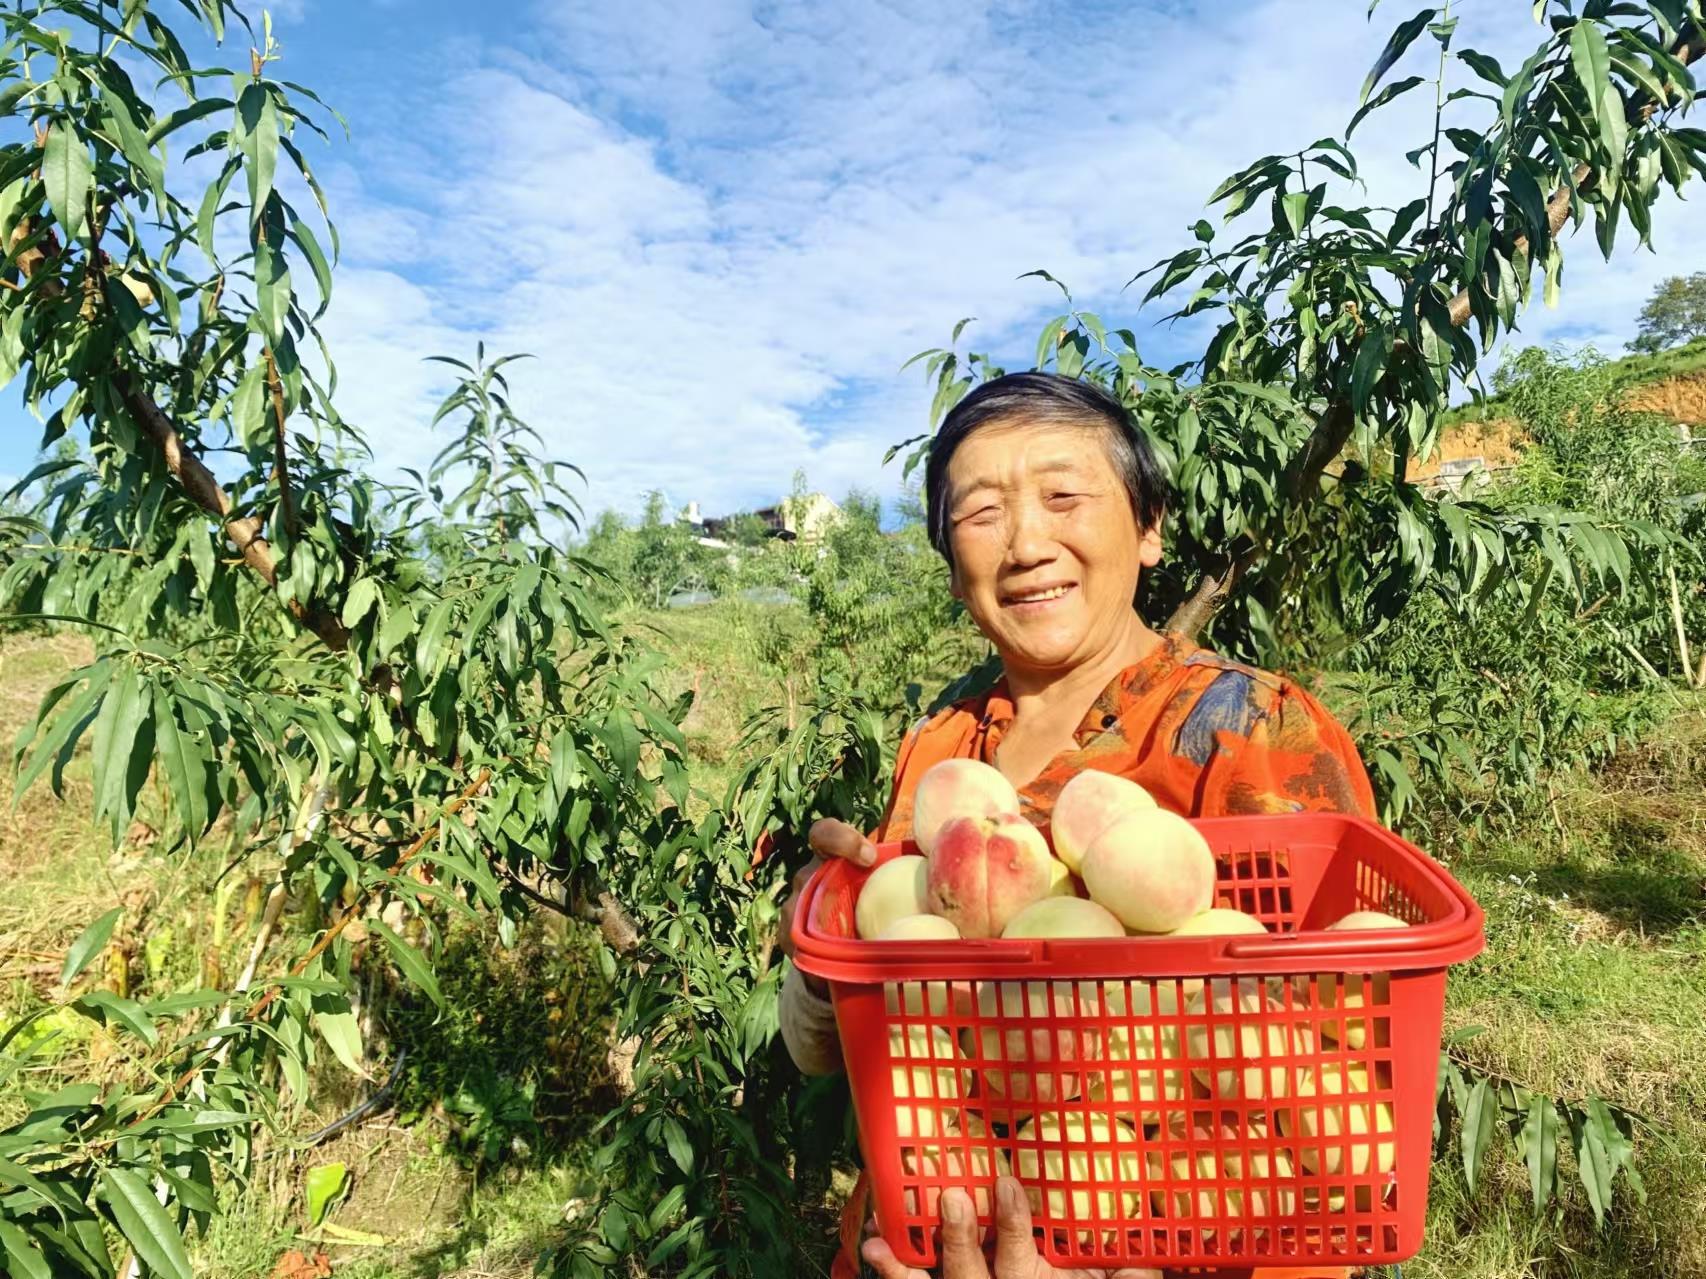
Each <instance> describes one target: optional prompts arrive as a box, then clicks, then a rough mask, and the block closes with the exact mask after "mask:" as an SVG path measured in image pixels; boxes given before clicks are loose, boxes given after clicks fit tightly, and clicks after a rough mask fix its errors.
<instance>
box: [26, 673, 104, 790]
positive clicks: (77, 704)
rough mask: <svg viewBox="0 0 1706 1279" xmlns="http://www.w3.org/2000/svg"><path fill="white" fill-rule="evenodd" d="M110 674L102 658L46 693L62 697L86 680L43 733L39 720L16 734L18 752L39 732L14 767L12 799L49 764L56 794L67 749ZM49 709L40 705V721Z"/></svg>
mask: <svg viewBox="0 0 1706 1279" xmlns="http://www.w3.org/2000/svg"><path fill="white" fill-rule="evenodd" d="M111 677H112V664H111V663H110V662H108V661H107V660H106V659H104V658H103V659H102V660H100V661H98V662H96V663H95V664H94V665H93V666H91V667H90V668H89V669H88V670H87V671H84V672H80V673H79V674H77V675H75V676H73V677H72V678H71V679H69V680H67V681H66V682H65V683H64V684H62V685H60V686H59V687H58V688H56V689H55V690H54V691H53V693H50V694H49V698H50V699H52V698H55V697H57V696H63V693H64V692H66V691H69V690H70V689H71V688H72V687H74V686H75V685H76V684H77V683H78V682H79V681H82V680H87V683H86V684H85V686H84V688H83V690H82V692H80V693H78V694H77V696H75V697H73V698H72V699H71V700H70V701H69V702H67V703H66V704H65V705H64V706H63V707H61V708H60V711H59V714H58V715H57V716H56V717H55V718H54V720H53V726H52V727H51V728H49V729H48V730H47V731H46V732H40V729H41V722H40V721H38V722H37V724H35V725H33V726H31V728H29V729H27V730H26V732H25V734H24V735H22V736H21V737H20V739H19V742H18V748H17V749H18V753H20V754H21V753H22V751H23V748H24V746H25V745H26V744H27V743H28V742H29V741H30V736H31V735H32V734H35V733H40V735H39V736H37V737H36V738H35V750H34V751H32V752H31V754H30V758H29V760H28V761H27V762H26V763H25V764H24V766H23V767H22V768H21V769H19V770H18V780H17V783H16V785H15V786H14V787H13V791H12V794H13V796H14V798H15V797H16V796H19V795H22V794H23V793H24V792H25V791H27V790H28V789H29V788H30V786H31V784H32V783H34V781H35V780H36V778H37V777H39V776H41V773H42V770H44V769H45V768H46V767H47V766H48V765H49V764H53V765H54V774H53V783H54V791H55V793H58V790H59V770H60V769H61V768H63V767H64V763H65V761H66V760H68V759H69V758H70V757H71V752H72V751H73V750H74V749H75V748H76V745H77V742H78V739H79V738H80V737H81V736H82V734H83V730H84V729H85V728H87V727H88V725H89V722H90V720H92V719H93V718H94V716H95V713H96V708H97V706H98V704H99V703H100V702H101V699H102V697H103V695H104V694H105V692H106V688H107V684H108V682H109V681H110V679H111ZM49 709H50V707H49V706H48V705H47V704H44V705H43V708H42V712H41V714H42V719H43V720H45V718H46V715H47V713H48V710H49Z"/></svg>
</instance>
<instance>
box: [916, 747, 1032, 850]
mask: <svg viewBox="0 0 1706 1279" xmlns="http://www.w3.org/2000/svg"><path fill="white" fill-rule="evenodd" d="M1019 811H1020V807H1019V792H1018V791H1016V790H1014V789H1013V783H1012V782H1010V781H1008V780H1007V779H1006V778H1005V777H1003V776H1002V775H1001V772H1000V770H998V769H994V768H991V767H990V766H989V765H988V764H985V763H983V762H982V761H980V760H975V759H945V760H943V761H942V762H941V763H940V764H934V765H932V766H931V767H930V768H928V769H926V770H925V772H924V776H922V777H920V778H919V779H918V788H917V789H916V790H914V791H913V793H912V838H913V841H914V842H915V843H917V845H918V847H919V848H921V849H923V850H924V853H925V855H926V856H928V855H929V854H930V852H931V851H932V850H934V849H935V847H936V836H937V835H938V834H939V833H940V832H941V830H942V827H944V826H946V825H947V824H948V823H949V822H951V821H953V820H954V819H955V818H956V817H997V816H1000V815H1002V814H1004V813H1012V814H1015V815H1016V814H1018V812H1019Z"/></svg>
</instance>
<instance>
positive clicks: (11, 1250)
mask: <svg viewBox="0 0 1706 1279" xmlns="http://www.w3.org/2000/svg"><path fill="white" fill-rule="evenodd" d="M0 1247H4V1249H5V1252H6V1264H7V1266H8V1267H9V1269H10V1271H11V1273H12V1276H13V1279H53V1271H52V1270H51V1269H50V1268H49V1267H48V1264H47V1258H46V1257H44V1256H42V1254H41V1252H40V1250H39V1249H37V1248H36V1246H35V1245H34V1244H32V1243H31V1242H30V1237H29V1236H28V1235H26V1234H25V1233H24V1232H23V1231H22V1230H19V1229H18V1228H17V1227H16V1226H14V1225H13V1224H12V1223H11V1222H9V1221H0Z"/></svg>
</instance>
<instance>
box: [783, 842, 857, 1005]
mask: <svg viewBox="0 0 1706 1279" xmlns="http://www.w3.org/2000/svg"><path fill="white" fill-rule="evenodd" d="M806 842H807V843H808V844H810V845H811V850H812V859H811V861H809V862H807V863H806V864H805V866H804V867H803V868H802V869H801V871H800V873H799V874H797V875H795V876H794V882H793V884H792V886H791V887H790V889H789V892H788V900H787V901H785V902H783V903H782V921H781V926H782V953H783V954H785V955H787V956H788V957H789V958H790V959H792V958H793V955H794V912H795V911H797V910H798V909H799V908H800V895H801V893H802V892H804V890H805V886H806V881H807V880H808V879H810V878H811V877H812V873H813V872H814V871H816V870H817V869H818V867H820V866H822V865H823V859H824V858H826V857H843V858H846V859H847V860H848V861H850V862H852V863H853V864H854V865H855V866H869V865H870V864H871V863H872V862H874V861H876V860H877V847H876V845H875V844H873V843H871V841H870V840H868V839H866V838H865V836H864V834H863V833H861V832H860V830H859V828H858V827H857V826H849V825H848V824H847V823H846V822H842V821H837V820H836V819H835V818H833V817H824V818H820V819H819V820H817V821H815V822H813V823H812V828H811V831H810V833H808V834H807V836H806ZM800 977H801V978H802V979H803V980H804V981H805V983H806V986H807V988H808V989H810V990H811V991H812V993H813V994H816V995H819V996H823V995H827V994H828V993H829V991H828V988H827V987H825V986H824V984H823V982H821V981H820V980H818V979H817V978H816V977H813V976H810V975H809V974H807V973H800Z"/></svg>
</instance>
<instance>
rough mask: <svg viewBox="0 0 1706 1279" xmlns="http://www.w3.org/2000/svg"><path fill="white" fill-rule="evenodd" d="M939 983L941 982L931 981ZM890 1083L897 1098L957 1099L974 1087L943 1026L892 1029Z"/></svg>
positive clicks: (890, 1039)
mask: <svg viewBox="0 0 1706 1279" xmlns="http://www.w3.org/2000/svg"><path fill="white" fill-rule="evenodd" d="M932 984H935V985H939V984H940V983H932ZM889 1060H890V1061H891V1062H894V1063H897V1064H895V1065H894V1066H893V1067H892V1068H891V1072H890V1082H891V1083H892V1084H893V1086H894V1095H895V1097H896V1099H897V1100H901V1101H905V1100H919V1101H955V1100H957V1099H959V1098H961V1097H963V1096H965V1095H966V1092H967V1090H968V1089H969V1088H970V1087H971V1071H970V1070H969V1069H968V1068H967V1067H966V1065H965V1058H964V1057H962V1056H961V1055H960V1050H959V1049H958V1048H957V1047H956V1046H955V1044H954V1037H953V1036H952V1035H951V1034H949V1033H948V1031H947V1030H946V1029H944V1028H943V1027H941V1026H930V1027H925V1026H908V1027H906V1028H905V1029H904V1031H903V1030H902V1028H901V1027H899V1026H892V1027H890V1028H889Z"/></svg>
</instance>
